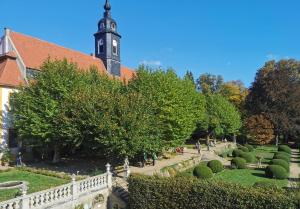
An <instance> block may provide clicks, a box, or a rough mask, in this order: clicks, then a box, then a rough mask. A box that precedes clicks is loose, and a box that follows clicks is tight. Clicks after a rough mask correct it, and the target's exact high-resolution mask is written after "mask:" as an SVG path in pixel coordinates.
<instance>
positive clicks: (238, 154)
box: [232, 149, 243, 157]
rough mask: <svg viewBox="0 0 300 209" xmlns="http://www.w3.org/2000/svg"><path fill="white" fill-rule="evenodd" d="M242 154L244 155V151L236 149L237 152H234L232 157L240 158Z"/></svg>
mask: <svg viewBox="0 0 300 209" xmlns="http://www.w3.org/2000/svg"><path fill="white" fill-rule="evenodd" d="M242 153H243V151H242V150H240V149H235V150H233V151H232V156H233V157H240V156H241V154H242Z"/></svg>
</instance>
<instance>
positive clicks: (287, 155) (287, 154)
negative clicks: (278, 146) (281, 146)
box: [276, 151, 291, 159]
mask: <svg viewBox="0 0 300 209" xmlns="http://www.w3.org/2000/svg"><path fill="white" fill-rule="evenodd" d="M279 154H280V155H284V156H286V157H288V158H289V159H291V154H289V153H287V152H283V151H279V152H277V153H276V155H279Z"/></svg>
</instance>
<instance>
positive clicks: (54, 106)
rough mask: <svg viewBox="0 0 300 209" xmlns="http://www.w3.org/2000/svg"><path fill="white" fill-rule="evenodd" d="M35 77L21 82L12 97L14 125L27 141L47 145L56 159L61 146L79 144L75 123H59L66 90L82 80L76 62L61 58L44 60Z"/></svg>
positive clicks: (69, 91)
mask: <svg viewBox="0 0 300 209" xmlns="http://www.w3.org/2000/svg"><path fill="white" fill-rule="evenodd" d="M41 69H42V72H43V73H39V74H38V75H37V78H36V80H35V81H32V82H30V84H29V85H28V86H23V87H21V88H20V89H19V91H18V92H17V93H14V94H13V95H12V97H11V107H12V109H11V112H12V116H13V123H14V127H15V128H16V129H17V131H18V134H19V136H20V137H21V138H22V139H24V140H26V143H27V144H32V145H35V146H41V147H43V146H46V147H48V148H49V149H52V150H53V151H54V157H53V162H57V161H58V160H59V154H60V150H61V148H62V147H64V146H67V145H69V146H78V144H80V140H81V133H80V132H78V129H77V128H76V124H71V123H61V121H63V120H64V114H63V112H64V105H65V100H66V99H67V98H68V97H69V94H70V93H72V92H73V91H74V89H76V87H77V86H78V85H80V82H81V75H80V74H79V73H78V72H79V69H78V68H77V66H76V65H74V64H72V63H68V62H67V61H66V60H64V61H54V62H52V61H50V60H48V61H46V62H45V63H44V64H43V66H42V67H41Z"/></svg>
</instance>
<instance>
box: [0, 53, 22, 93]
mask: <svg viewBox="0 0 300 209" xmlns="http://www.w3.org/2000/svg"><path fill="white" fill-rule="evenodd" d="M21 84H24V80H23V76H22V75H21V72H20V70H19V67H18V64H17V62H16V57H15V55H14V53H11V52H10V53H8V54H5V55H2V56H1V57H0V85H2V86H9V87H15V86H19V85H21Z"/></svg>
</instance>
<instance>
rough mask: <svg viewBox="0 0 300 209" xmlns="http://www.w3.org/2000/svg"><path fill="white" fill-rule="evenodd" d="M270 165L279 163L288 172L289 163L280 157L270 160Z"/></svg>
mask: <svg viewBox="0 0 300 209" xmlns="http://www.w3.org/2000/svg"><path fill="white" fill-rule="evenodd" d="M271 163H272V165H280V166H282V167H283V168H284V169H285V170H286V171H287V172H290V165H289V163H288V162H286V161H285V160H281V159H273V160H272V161H271Z"/></svg>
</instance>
